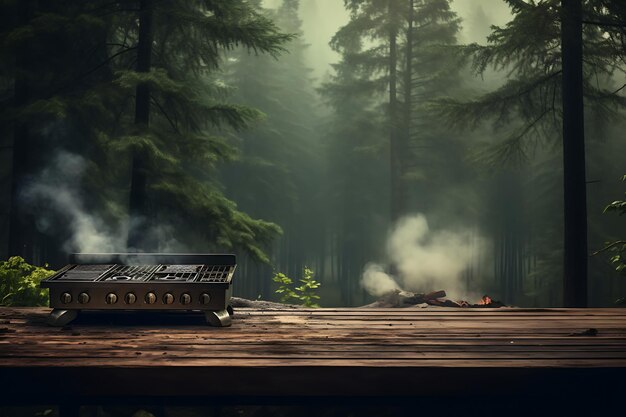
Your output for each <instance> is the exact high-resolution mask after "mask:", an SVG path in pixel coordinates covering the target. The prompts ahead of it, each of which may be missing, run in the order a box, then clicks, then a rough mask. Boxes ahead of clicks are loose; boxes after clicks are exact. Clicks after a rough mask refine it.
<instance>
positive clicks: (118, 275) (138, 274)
mask: <svg viewBox="0 0 626 417" xmlns="http://www.w3.org/2000/svg"><path fill="white" fill-rule="evenodd" d="M159 266H160V265H116V266H115V267H114V268H112V269H111V270H109V271H107V272H106V273H105V274H102V276H100V278H99V279H98V281H119V282H124V281H145V280H147V279H148V278H149V277H150V275H152V274H153V273H154V272H155V271H156V270H157V269H158V268H159Z"/></svg>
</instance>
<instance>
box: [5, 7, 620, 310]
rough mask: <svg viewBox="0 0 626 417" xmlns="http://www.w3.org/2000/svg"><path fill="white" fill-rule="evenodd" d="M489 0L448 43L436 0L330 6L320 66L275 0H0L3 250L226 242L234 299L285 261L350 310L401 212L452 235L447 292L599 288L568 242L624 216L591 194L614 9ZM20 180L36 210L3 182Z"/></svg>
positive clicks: (207, 246) (606, 159)
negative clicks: (492, 10) (332, 21)
mask: <svg viewBox="0 0 626 417" xmlns="http://www.w3.org/2000/svg"><path fill="white" fill-rule="evenodd" d="M504 1H506V3H507V4H508V5H509V7H510V10H511V14H512V19H511V21H510V22H508V23H507V24H506V25H504V26H502V27H497V26H493V27H492V28H491V34H490V36H489V37H488V39H487V42H486V44H480V45H479V44H470V45H463V44H461V43H460V41H459V39H460V37H461V30H462V25H463V22H462V21H461V19H460V18H459V17H458V16H457V15H456V13H455V12H454V10H453V9H452V7H451V2H450V0H344V2H343V3H344V6H345V8H346V10H347V11H348V12H349V15H350V18H349V21H348V22H346V23H345V25H343V26H342V27H341V28H339V30H338V31H337V33H336V34H335V35H334V36H333V37H332V39H331V40H330V46H331V48H332V49H333V50H334V51H335V52H336V53H338V55H339V60H338V62H336V63H335V64H333V65H332V68H331V69H330V73H329V75H328V76H327V77H325V78H324V79H322V80H314V79H313V78H312V76H311V71H310V69H309V68H308V66H309V65H310V64H309V63H307V58H306V50H307V44H306V41H305V35H306V34H304V33H303V29H302V20H301V18H302V16H301V14H300V8H301V1H299V0H282V1H281V2H279V4H278V6H277V7H276V8H274V9H268V8H266V7H264V5H263V2H262V1H261V0H192V1H182V0H135V1H130V0H129V1H114V2H111V1H99V0H96V1H90V2H84V1H77V0H61V1H52V0H20V1H5V2H2V3H0V24H1V27H2V33H1V34H0V42H1V43H0V103H1V107H0V120H2V123H1V124H0V138H1V141H2V142H1V143H0V152H2V153H1V154H0V159H1V160H2V162H3V163H1V164H0V165H2V168H1V169H3V170H4V171H1V169H0V175H1V176H2V178H3V181H4V182H2V183H1V184H0V186H2V187H3V192H4V194H5V197H3V198H2V200H1V201H2V216H3V219H5V226H4V229H5V231H6V236H5V237H4V238H3V241H5V242H6V246H5V248H6V249H5V255H20V256H22V257H24V258H25V259H26V260H27V261H29V262H32V263H35V264H40V265H42V264H44V263H46V262H47V263H50V264H51V265H52V266H58V265H62V264H63V263H64V262H65V255H66V252H67V251H70V250H78V249H81V248H80V245H78V243H79V242H78V240H77V239H79V240H80V239H86V238H88V237H89V236H87V235H89V234H90V233H93V234H97V233H98V228H99V227H104V228H106V229H107V230H108V232H107V233H108V234H109V235H110V234H113V235H115V236H116V237H117V239H116V241H115V243H116V244H117V245H118V246H117V247H121V249H123V250H141V251H158V250H189V251H197V252H212V251H234V252H236V253H237V254H238V255H240V256H239V266H238V268H239V269H238V275H237V280H236V283H235V285H236V291H237V292H238V294H239V295H242V296H246V297H251V298H255V297H257V296H261V297H263V298H270V297H272V296H273V295H274V290H275V287H273V285H274V284H272V280H271V278H272V276H275V275H276V274H277V273H283V274H285V275H286V276H293V277H297V276H301V275H302V274H303V271H305V269H306V270H307V271H310V273H311V276H312V274H313V271H314V273H315V279H316V280H317V281H320V282H321V283H323V285H322V286H321V287H320V291H321V296H322V298H321V303H322V305H324V304H325V303H328V304H335V305H338V304H341V305H358V304H362V303H364V302H365V301H366V300H367V299H368V296H367V295H366V294H365V292H364V290H363V289H362V288H361V285H360V278H361V273H362V271H363V267H364V265H365V264H367V263H368V262H371V261H380V260H384V258H385V256H386V255H385V242H386V238H387V233H388V230H389V229H390V227H391V226H392V225H393V224H394V223H395V222H396V221H397V220H398V219H400V218H402V217H403V216H406V215H410V214H414V213H423V214H425V215H426V216H427V218H428V221H429V224H430V226H431V228H432V229H434V230H439V229H445V230H455V229H457V228H461V227H462V228H470V229H472V231H473V232H472V233H473V234H472V236H473V237H475V239H474V238H473V240H471V241H469V242H468V245H469V246H471V247H472V248H473V250H474V251H475V256H474V258H475V261H474V262H473V263H472V264H471V265H468V268H467V270H466V271H465V272H464V275H463V279H464V282H465V283H466V285H467V288H468V289H485V290H487V291H489V292H490V293H491V294H493V295H494V296H495V297H496V298H498V299H501V300H503V301H504V302H507V303H511V304H521V305H533V304H535V305H561V304H562V303H566V304H567V305H583V304H584V303H586V301H587V295H589V296H590V300H591V302H592V303H606V302H607V300H609V299H610V298H611V297H612V296H613V295H614V294H618V293H622V294H623V293H624V289H625V288H624V284H623V280H622V282H621V283H620V281H617V280H609V278H608V277H611V276H616V274H615V272H614V270H613V268H612V267H611V264H610V262H609V260H608V259H606V257H605V258H602V257H601V256H596V257H592V258H589V257H588V255H589V253H591V252H592V251H594V250H599V249H600V248H602V247H603V242H605V241H608V240H610V241H618V240H623V238H624V234H625V233H622V232H623V231H624V226H623V221H622V220H623V219H620V218H618V217H617V216H615V217H610V216H602V209H603V208H604V206H605V205H606V204H607V202H610V201H613V200H615V198H617V197H611V196H616V192H615V191H616V188H617V187H616V185H615V184H616V182H615V181H614V178H612V177H611V175H613V176H615V178H617V177H619V176H621V175H623V162H624V158H623V155H624V153H625V152H626V144H625V143H624V141H623V133H622V132H623V129H624V127H625V126H624V106H625V105H626V94H625V93H626V88H624V80H625V76H626V72H625V70H626V64H625V61H624V59H625V57H626V25H625V24H624V22H626V5H625V3H624V2H623V1H620V0H583V1H580V0H579V1H577V0H562V1H561V0H536V1H535V0H533V1H522V0H504ZM566 62H569V64H567V63H566ZM482 78H484V79H485V80H490V79H496V80H500V81H495V82H487V83H485V82H483V81H482ZM583 105H584V107H583ZM583 110H584V116H583ZM583 117H584V118H583ZM59 152H64V153H62V154H61V156H62V157H61V158H59V157H57V155H58V154H59ZM63 155H71V156H72V158H74V157H75V158H74V159H67V158H66V159H65V164H66V165H69V167H66V168H65V169H64V171H63V172H64V175H63V176H61V177H60V178H59V179H55V178H49V177H51V176H52V177H54V175H56V174H55V172H57V171H58V169H57V168H58V167H57V165H58V164H60V163H62V162H63ZM72 164H74V165H72ZM50 167H52V168H54V169H52V168H50ZM42 179H43V180H45V181H43V182H44V183H45V185H46V187H47V188H46V189H45V190H44V191H45V192H44V191H42V187H41V186H39V188H37V190H38V192H39V194H38V195H41V193H42V192H43V193H44V196H45V197H46V198H47V199H48V200H54V201H55V204H47V203H46V202H45V201H47V200H46V199H41V198H40V199H34V198H32V194H33V192H30V193H28V192H26V193H25V190H32V189H33V187H34V186H38V185H41V184H40V183H41V182H42ZM605 179H606V181H604V180H605ZM63 181H65V182H68V183H69V182H71V183H72V185H71V186H72V187H74V188H76V190H74V191H73V192H71V193H67V192H64V191H63V190H64V187H63ZM66 185H67V184H66ZM67 186H68V187H69V185H67ZM65 191H67V190H65ZM585 210H586V212H585ZM93 219H97V220H96V221H94V220H93ZM79 229H80V232H81V233H77V230H79ZM620 230H621V231H620ZM120 234H121V235H123V236H122V237H121V238H120ZM76 235H80V236H78V237H77V236H76ZM481 237H485V238H487V240H488V241H490V242H492V245H491V246H485V244H484V243H483V240H481ZM68 242H70V244H68ZM102 242H103V241H102V240H97V239H96V240H95V246H96V247H97V245H98V244H102V245H103V244H104V243H102ZM92 246H94V245H92ZM109 246H111V245H109ZM587 262H589V265H587ZM392 269H393V266H392ZM587 271H589V277H587ZM391 272H394V271H393V270H392V271H391ZM564 277H565V279H564ZM607 280H609V281H610V284H606V282H607ZM564 282H565V283H566V284H565V290H564V289H563V283H564ZM587 283H589V289H588V291H587V289H586V288H585V285H587ZM438 289H439V288H433V290H438ZM564 293H565V298H563V294H564Z"/></svg>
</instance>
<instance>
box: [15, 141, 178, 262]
mask: <svg viewBox="0 0 626 417" xmlns="http://www.w3.org/2000/svg"><path fill="white" fill-rule="evenodd" d="M87 165H88V164H87V161H86V160H85V159H84V158H82V157H81V156H78V155H75V154H72V153H69V152H66V151H59V152H57V153H56V154H55V155H54V156H53V157H52V158H51V160H50V162H49V163H48V164H47V165H46V167H45V168H44V169H42V171H41V172H40V174H39V175H37V176H36V177H35V178H33V179H32V180H31V181H29V183H28V184H27V185H26V186H25V187H24V189H23V190H22V193H21V199H22V204H23V205H24V206H25V207H27V208H28V210H30V211H31V212H33V213H34V214H35V218H36V219H37V224H36V227H37V229H38V230H39V231H40V232H42V233H44V234H54V233H58V232H59V231H62V232H63V233H64V234H67V232H69V235H70V237H69V238H68V239H67V240H66V241H65V243H64V244H63V250H64V251H66V252H82V253H110V252H127V251H128V250H127V247H126V238H127V236H128V228H129V225H128V221H120V222H115V224H111V222H106V221H104V220H103V219H102V218H100V217H99V216H98V215H97V214H95V213H92V212H90V210H88V209H87V208H86V207H85V203H84V201H85V199H84V198H83V192H84V188H83V187H82V184H81V179H82V178H83V175H84V174H85V171H86V169H87ZM142 223H143V222H142ZM131 227H141V226H135V225H131ZM143 228H145V230H142V235H143V236H145V239H146V240H149V241H150V242H154V244H153V245H152V247H155V248H156V249H157V250H159V251H163V252H176V251H180V252H183V251H184V247H183V245H181V244H180V243H179V242H178V241H177V240H176V239H175V238H174V237H173V235H174V229H173V228H172V227H169V226H168V225H159V226H156V227H150V228H147V227H145V226H143V227H142V229H143Z"/></svg>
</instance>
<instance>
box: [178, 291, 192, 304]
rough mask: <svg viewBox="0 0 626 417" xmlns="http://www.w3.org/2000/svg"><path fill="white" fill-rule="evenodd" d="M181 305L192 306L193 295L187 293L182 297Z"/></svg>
mask: <svg viewBox="0 0 626 417" xmlns="http://www.w3.org/2000/svg"><path fill="white" fill-rule="evenodd" d="M180 303H181V304H184V305H187V304H191V295H189V294H187V293H185V294H183V295H181V296H180Z"/></svg>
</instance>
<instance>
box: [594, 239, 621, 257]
mask: <svg viewBox="0 0 626 417" xmlns="http://www.w3.org/2000/svg"><path fill="white" fill-rule="evenodd" d="M618 245H626V240H616V241H615V242H611V243H609V244H608V245H606V246H605V247H603V248H602V249H599V250H597V251H595V252H593V253H592V254H591V256H596V255H598V254H600V253H602V252H606V251H607V250H609V249H611V248H614V247H615V246H618Z"/></svg>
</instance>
